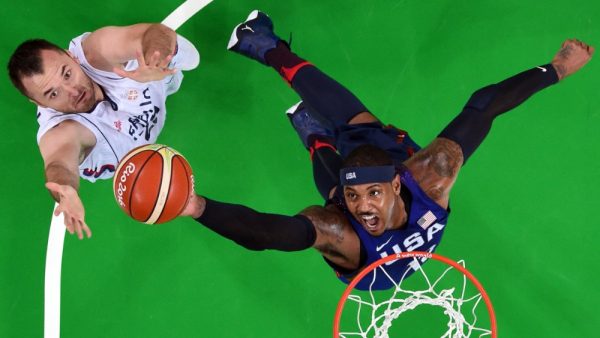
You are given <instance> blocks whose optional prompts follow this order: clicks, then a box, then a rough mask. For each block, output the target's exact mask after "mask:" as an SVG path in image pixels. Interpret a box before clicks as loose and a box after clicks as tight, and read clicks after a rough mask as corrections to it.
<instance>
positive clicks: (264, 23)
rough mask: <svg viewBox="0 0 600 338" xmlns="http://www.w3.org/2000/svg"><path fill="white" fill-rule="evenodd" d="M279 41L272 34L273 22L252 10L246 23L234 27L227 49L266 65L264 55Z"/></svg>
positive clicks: (259, 12) (263, 14) (266, 16)
mask: <svg viewBox="0 0 600 338" xmlns="http://www.w3.org/2000/svg"><path fill="white" fill-rule="evenodd" d="M279 41H281V39H280V38H279V37H278V36H277V35H275V33H274V32H273V21H271V19H270V18H269V16H268V15H267V14H265V13H263V12H261V11H259V10H256V9H255V10H253V11H252V12H251V13H250V15H248V17H247V18H246V21H244V22H242V23H241V24H239V25H237V26H235V28H234V29H233V32H232V33H231V38H230V39H229V44H228V45H227V49H229V50H231V51H233V52H236V53H239V54H242V55H244V56H247V57H249V58H251V59H254V60H256V61H258V62H260V63H262V64H264V65H266V64H267V62H266V60H265V54H266V53H267V51H269V50H271V49H273V48H275V47H277V42H279Z"/></svg>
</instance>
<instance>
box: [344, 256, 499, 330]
mask: <svg viewBox="0 0 600 338" xmlns="http://www.w3.org/2000/svg"><path fill="white" fill-rule="evenodd" d="M405 258H427V259H430V258H433V259H435V260H437V261H440V262H442V263H445V264H447V265H450V266H452V267H453V268H455V269H456V270H458V271H460V272H461V273H462V274H464V275H465V276H467V278H469V280H470V281H471V283H473V285H475V287H476V288H477V290H479V292H480V293H481V297H482V298H483V301H484V302H485V306H486V308H487V310H488V314H489V318H490V331H491V337H492V338H497V333H496V314H495V313H494V308H493V306H492V301H491V300H490V297H489V296H488V294H487V292H486V291H485V289H484V288H483V285H481V283H480V282H479V280H477V278H475V276H474V275H473V274H472V273H471V272H470V271H469V270H467V269H466V268H465V267H464V266H462V265H460V264H459V263H457V262H455V261H453V260H451V259H450V258H447V257H444V256H441V255H438V254H434V253H431V252H424V251H411V252H400V253H397V254H394V255H390V256H387V257H384V258H381V259H379V260H377V261H375V262H373V263H371V264H370V265H368V266H367V267H366V268H364V269H363V270H362V271H361V272H360V273H359V274H358V275H356V277H354V278H353V279H352V281H351V282H350V284H348V286H347V287H346V290H344V293H343V294H342V297H341V298H340V301H339V302H338V305H337V308H336V311H335V317H334V319H333V337H334V338H339V336H340V327H339V326H340V318H341V316H342V310H343V309H344V305H345V304H346V300H347V299H348V296H349V295H350V293H351V292H352V290H354V287H355V286H356V284H358V283H359V282H360V281H361V280H362V279H363V277H364V276H365V275H367V274H369V273H370V272H371V271H373V270H375V268H377V267H378V266H381V265H383V264H385V263H388V262H391V261H395V260H398V259H405Z"/></svg>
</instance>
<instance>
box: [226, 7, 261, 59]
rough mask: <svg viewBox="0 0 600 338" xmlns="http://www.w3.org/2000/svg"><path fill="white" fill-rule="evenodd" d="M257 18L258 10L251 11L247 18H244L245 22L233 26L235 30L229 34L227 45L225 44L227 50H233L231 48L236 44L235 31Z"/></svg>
mask: <svg viewBox="0 0 600 338" xmlns="http://www.w3.org/2000/svg"><path fill="white" fill-rule="evenodd" d="M257 17H258V9H255V10H253V11H252V12H250V14H249V15H248V17H247V18H246V21H244V22H242V23H240V24H239V25H237V26H235V28H234V29H233V32H232V33H231V38H229V43H228V44H227V49H229V50H231V48H233V46H235V45H236V44H237V43H238V37H237V34H236V33H237V30H238V28H239V27H240V26H241V25H243V24H245V23H246V22H248V21H250V20H254V19H256V18H257Z"/></svg>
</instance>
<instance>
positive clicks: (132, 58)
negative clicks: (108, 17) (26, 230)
mask: <svg viewBox="0 0 600 338" xmlns="http://www.w3.org/2000/svg"><path fill="white" fill-rule="evenodd" d="M199 61H200V56H199V54H198V51H197V50H196V49H195V47H194V46H193V45H192V44H191V43H190V42H189V41H187V40H186V39H185V38H183V37H182V36H178V35H177V34H176V33H175V32H174V31H173V30H171V29H170V28H168V27H166V26H164V25H161V24H137V25H132V26H127V27H114V26H111V27H104V28H101V29H98V30H96V31H94V32H92V33H84V34H82V35H80V36H78V37H76V38H74V39H73V40H72V41H71V43H70V45H69V49H68V50H67V51H65V50H63V49H61V48H60V47H58V46H56V45H54V44H52V43H50V42H48V41H45V40H41V39H36V40H28V41H25V42H24V43H22V44H21V45H20V46H19V47H17V49H16V51H15V52H14V53H13V55H12V57H11V59H10V61H9V64H8V69H9V75H10V78H11V80H12V82H13V84H14V85H15V87H16V88H17V89H18V90H19V91H20V92H21V93H22V94H24V95H25V96H26V97H28V98H29V100H30V101H32V102H33V103H35V104H36V105H37V110H38V111H37V119H38V123H39V125H40V127H39V129H38V133H37V141H38V145H39V148H40V152H41V155H42V158H43V160H44V167H45V174H46V182H47V183H46V187H47V188H48V189H49V190H50V192H51V194H52V196H53V197H54V199H55V200H56V201H58V202H59V206H58V208H57V209H56V213H57V214H58V213H60V212H62V213H64V216H65V225H66V226H67V229H68V231H69V232H70V233H72V234H73V233H77V235H78V237H79V238H80V239H82V238H83V234H84V233H85V234H86V235H87V236H88V237H90V236H91V231H90V229H89V227H88V225H87V224H86V222H85V210H84V207H83V204H82V202H81V200H80V198H79V195H78V193H77V191H78V188H79V177H81V178H84V179H86V180H89V181H92V182H94V181H95V180H96V179H108V178H111V177H112V176H113V175H114V171H115V168H116V167H117V164H118V162H119V159H121V158H122V157H123V156H124V155H125V154H126V153H127V152H128V151H130V150H131V149H133V148H135V147H137V146H140V145H144V144H148V143H155V141H156V139H157V137H158V135H159V134H160V131H161V130H162V128H163V125H164V122H165V116H166V107H165V103H166V98H167V96H168V95H170V94H172V93H174V92H176V91H177V90H178V89H179V86H180V84H181V81H182V79H183V74H182V72H181V71H182V70H190V69H194V68H195V67H196V66H197V65H198V63H199Z"/></svg>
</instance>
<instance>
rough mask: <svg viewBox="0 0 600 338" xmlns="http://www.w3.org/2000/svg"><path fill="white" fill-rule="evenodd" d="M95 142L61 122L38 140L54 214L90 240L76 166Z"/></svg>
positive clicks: (78, 128)
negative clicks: (62, 216)
mask: <svg viewBox="0 0 600 338" xmlns="http://www.w3.org/2000/svg"><path fill="white" fill-rule="evenodd" d="M95 141H96V139H95V137H94V135H93V134H92V133H91V132H90V131H89V130H88V129H87V128H85V127H84V126H82V125H81V124H79V123H77V122H75V121H69V120H67V121H64V122H62V123H60V124H59V125H57V126H56V127H54V128H52V129H50V130H49V131H48V132H46V133H45V134H44V136H43V137H42V138H41V140H40V152H41V154H42V157H43V159H44V165H45V173H46V188H48V190H50V193H51V194H52V197H53V198H54V200H55V201H57V202H58V208H57V209H56V211H55V214H56V215H59V214H60V213H63V214H64V218H65V225H66V227H67V230H68V231H69V232H70V233H71V234H73V233H77V236H78V237H79V239H83V233H84V232H85V234H86V235H87V237H88V238H89V237H91V235H92V232H91V231H90V228H89V227H88V226H87V224H86V223H85V210H84V208H83V204H82V203H81V199H80V198H79V195H78V193H77V190H78V189H79V169H78V167H79V163H80V162H81V160H82V159H83V157H84V156H85V152H86V150H87V149H89V147H92V146H93V145H94V143H95Z"/></svg>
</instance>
